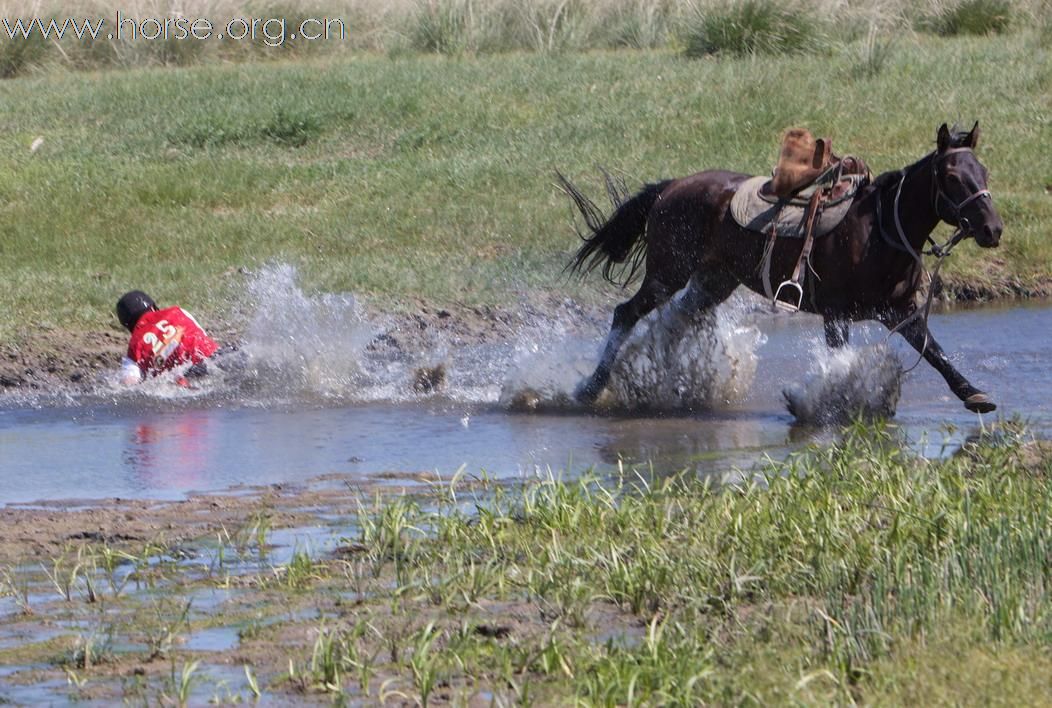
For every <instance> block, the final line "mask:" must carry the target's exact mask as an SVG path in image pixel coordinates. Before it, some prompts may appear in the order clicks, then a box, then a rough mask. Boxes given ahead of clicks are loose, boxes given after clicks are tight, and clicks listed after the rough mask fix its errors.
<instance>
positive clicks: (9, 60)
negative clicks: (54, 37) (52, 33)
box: [0, 34, 48, 79]
mask: <svg viewBox="0 0 1052 708" xmlns="http://www.w3.org/2000/svg"><path fill="white" fill-rule="evenodd" d="M47 54H48V44H47V41H45V40H44V39H43V38H41V37H40V36H38V35H32V36H30V37H29V38H28V39H22V38H21V37H20V38H18V39H11V38H9V37H7V36H6V34H5V35H4V36H3V37H2V38H0V79H12V78H14V77H16V76H21V75H23V74H25V73H27V72H28V71H29V70H30V69H32V68H33V67H35V66H38V65H40V64H41V63H42V62H43V60H44V57H45V56H46V55H47Z"/></svg>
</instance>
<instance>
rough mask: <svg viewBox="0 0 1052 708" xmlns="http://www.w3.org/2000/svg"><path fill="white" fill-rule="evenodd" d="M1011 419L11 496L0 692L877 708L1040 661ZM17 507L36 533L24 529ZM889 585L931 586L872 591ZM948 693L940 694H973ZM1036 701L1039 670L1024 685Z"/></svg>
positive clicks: (192, 701)
mask: <svg viewBox="0 0 1052 708" xmlns="http://www.w3.org/2000/svg"><path fill="white" fill-rule="evenodd" d="M1024 432H1025V431H1023V430H1022V429H1021V428H1019V427H1017V426H1006V427H1005V428H1003V429H999V430H993V431H991V433H990V434H987V435H983V436H980V437H978V438H977V439H976V440H975V441H973V442H971V443H969V445H968V446H967V448H966V449H965V450H964V451H963V452H962V454H960V455H958V456H955V457H953V458H951V459H947V460H942V461H929V460H923V459H918V458H916V457H914V456H912V455H909V454H903V451H902V450H901V449H900V448H899V447H898V446H897V445H896V444H895V434H894V432H893V431H891V430H890V429H882V428H874V429H869V430H866V431H863V430H860V429H857V428H856V429H854V431H847V432H845V434H844V437H843V438H842V439H841V440H840V441H839V442H837V443H835V444H834V445H833V446H831V447H829V448H822V449H816V450H813V451H811V452H809V453H807V454H805V455H803V456H799V457H797V458H796V459H795V461H794V462H792V463H791V464H782V463H769V464H768V465H767V466H766V470H767V474H768V477H767V479H768V480H769V484H768V485H766V487H765V488H761V487H760V486H755V485H749V487H748V488H747V489H746V488H742V489H739V490H738V492H736V493H728V494H713V490H712V487H711V485H709V484H707V483H705V482H703V481H700V480H698V479H696V478H693V477H691V476H689V475H688V476H684V477H679V478H673V479H667V480H665V481H664V482H662V483H660V484H658V483H657V482H658V480H656V479H647V478H639V477H633V478H631V479H629V478H625V479H621V480H609V481H608V482H603V481H602V480H588V481H584V480H577V481H574V482H570V483H560V482H557V481H554V480H549V481H539V482H537V483H534V484H522V485H518V484H516V485H507V484H494V483H490V482H483V481H474V482H471V481H469V480H464V479H461V480H460V481H459V482H457V483H455V484H454V483H452V482H451V481H450V480H446V481H444V482H441V483H440V482H439V480H436V479H434V478H428V477H426V476H424V477H422V476H420V475H417V474H413V473H410V474H396V473H391V472H388V473H384V474H380V475H376V476H374V477H373V478H371V479H368V480H366V481H364V482H360V481H358V482H356V481H354V480H352V479H349V478H347V477H345V476H341V475H326V476H322V477H316V478H313V479H311V480H309V481H308V482H307V483H304V484H303V485H299V486H297V487H291V486H272V487H257V488H235V489H228V490H226V492H224V493H222V494H213V495H203V496H195V497H192V498H191V499H188V500H187V501H185V502H180V503H177V504H166V503H160V502H153V503H150V502H141V503H135V504H129V503H127V502H124V501H121V500H109V501H105V502H101V503H99V505H98V506H93V507H91V508H78V507H77V506H76V504H77V502H75V501H69V502H64V503H62V504H57V505H49V506H36V507H32V506H24V505H23V506H20V507H17V508H14V509H12V510H10V514H9V515H7V516H4V517H0V528H4V529H6V530H5V531H4V533H5V534H7V536H5V538H6V539H7V540H5V541H4V543H3V544H0V701H3V702H9V703H14V704H19V705H23V704H26V705H28V704H49V703H57V702H61V703H65V702H76V701H97V702H105V703H106V704H112V703H116V702H118V701H121V702H131V703H137V704H138V703H142V704H161V705H204V704H205V703H207V702H215V703H244V702H248V701H253V700H255V699H259V698H260V697H262V699H263V700H265V701H267V702H268V704H276V705H286V704H288V705H301V704H305V703H309V704H330V703H332V702H334V701H340V702H343V701H346V702H348V703H352V704H366V705H374V704H375V705H387V704H396V705H447V704H451V705H471V706H474V705H478V706H482V705H510V704H538V705H564V704H569V703H574V702H578V703H586V704H589V705H592V704H617V705H622V704H631V703H634V702H640V703H643V704H683V705H700V704H710V703H715V704H720V703H725V702H741V700H732V699H740V698H741V697H743V696H749V697H752V698H755V700H757V701H758V702H761V703H775V704H781V703H790V702H798V703H808V704H812V703H822V704H825V703H840V702H852V701H853V702H858V703H879V702H881V700H882V699H884V698H886V697H887V690H888V688H887V687H888V685H889V684H891V683H893V682H892V681H891V680H889V679H887V678H886V677H887V676H888V672H890V674H891V676H892V677H895V682H907V683H909V684H910V685H912V683H910V682H913V681H915V680H916V679H915V675H914V672H915V667H916V666H917V665H918V663H920V665H923V666H925V667H928V668H930V667H931V666H936V667H938V666H944V667H951V666H952V667H957V666H959V665H960V661H961V660H960V658H959V657H958V656H957V655H956V654H955V652H959V651H965V652H969V651H987V652H988V651H990V647H994V648H995V651H1008V652H1011V651H1017V650H1019V649H1027V650H1028V651H1033V652H1034V654H1035V656H1036V657H1038V658H1039V659H1040V661H1044V662H1045V663H1047V657H1046V658H1043V659H1042V658H1040V657H1042V654H1041V651H1042V647H1043V646H1044V640H1045V635H1044V634H1042V633H1041V630H1040V627H1041V626H1042V625H1041V624H1040V621H1041V618H1042V617H1045V616H1047V612H1048V602H1047V600H1046V599H1045V598H1046V597H1047V594H1046V593H1042V592H1041V588H1042V587H1043V585H1042V583H1043V582H1044V578H1045V576H1046V575H1047V573H1044V572H1043V570H1042V569H1043V568H1044V565H1045V558H1046V556H1047V554H1046V553H1044V549H1045V548H1046V547H1047V543H1048V534H1047V528H1046V527H1047V522H1046V519H1047V514H1046V513H1045V511H1047V507H1048V499H1049V486H1048V484H1047V480H1048V476H1049V475H1050V474H1052V457H1050V454H1052V450H1050V449H1049V447H1048V446H1047V444H1042V443H1035V442H1032V441H1026V436H1025V435H1024ZM918 468H919V469H918ZM790 470H792V471H793V472H795V474H788V472H789V471H790ZM801 471H803V473H802V474H801ZM644 479H646V481H645V482H644V481H643V480H644ZM422 481H423V482H428V483H429V484H420V482H422ZM409 482H413V483H414V486H412V487H411V488H410V491H409V493H403V491H402V490H401V489H400V487H401V486H402V483H406V484H408V483H409ZM388 492H391V493H388ZM874 499H876V500H877V501H879V502H880V503H875V502H874ZM64 507H72V508H70V509H69V510H68V511H67V512H65V513H63V512H61V511H59V510H58V509H60V508H64ZM772 520H773V522H772ZM816 520H817V521H816ZM936 525H938V526H939V533H938V534H932V532H931V530H932V528H934V527H935V526H936ZM12 526H14V527H20V528H21V529H24V530H23V531H22V533H24V534H25V536H24V538H29V537H30V535H31V534H30V532H29V531H28V530H29V529H33V532H32V533H33V534H36V533H37V532H36V529H39V536H40V537H39V539H38V540H37V542H36V543H35V544H34V545H30V544H28V543H27V544H26V545H25V546H24V547H22V548H19V547H18V543H20V541H19V540H18V539H15V540H11V539H12V538H14V536H13V535H12V531H11V529H10V528H8V527H12ZM844 539H848V540H849V542H847V543H845V542H844ZM888 549H890V552H891V553H893V554H895V556H896V557H900V558H903V561H902V562H901V563H887V562H885V560H884V559H885V557H886V556H887V553H888V552H889V551H888ZM742 559H747V560H748V563H749V565H748V571H743V570H742ZM841 568H843V569H844V571H845V572H837V570H830V569H841ZM917 568H920V569H921V572H917V571H916V570H915V569H917ZM889 587H892V588H901V589H902V592H901V594H902V595H903V596H908V595H907V593H912V594H913V596H915V597H922V598H925V600H926V602H927V604H925V605H921V606H920V607H919V608H918V607H917V605H916V604H914V603H909V602H894V603H893V602H889V601H888V600H887V593H886V588H889ZM1007 590H1015V594H1013V593H1011V592H1006V591H1007ZM998 591H999V592H998ZM991 596H993V597H1000V598H1007V599H1008V601H1012V602H1014V603H1016V604H1013V605H1012V607H1013V608H1014V612H1013V614H1011V615H1008V616H1007V617H1006V616H1004V615H1002V614H1000V612H1001V609H1002V608H1001V607H1000V606H999V605H991V604H990V603H988V602H985V601H983V598H985V597H991ZM977 597H978V600H977V599H976V598H977ZM1033 598H1038V600H1034V599H1033ZM878 611H880V612H882V613H883V614H881V615H878V614H877V612H878ZM857 617H880V619H881V621H882V623H883V624H882V627H883V629H882V631H883V633H884V634H883V635H881V641H883V637H888V638H890V640H891V641H890V642H889V643H888V644H887V645H883V646H882V648H880V650H879V651H876V650H875V651H874V653H872V654H866V655H859V657H858V658H857V659H856V660H857V661H859V662H861V669H858V668H855V667H853V666H852V667H847V668H845V667H843V666H842V664H841V655H840V654H839V653H838V648H837V645H835V644H831V640H830V637H831V636H832V640H833V641H842V640H841V639H840V637H841V636H842V633H844V632H853V634H851V635H849V637H850V639H851V645H850V646H863V645H862V644H860V642H862V641H866V640H867V638H869V637H871V636H872V635H873V634H874V631H873V629H872V628H871V626H870V625H863V626H861V627H859V628H855V627H854V626H853V625H851V624H850V622H849V621H848V620H849V618H857ZM1016 617H1018V618H1020V619H1021V620H1022V621H1015V618H1016ZM996 623H1000V624H996ZM831 625H832V626H833V629H830V626H831ZM960 627H965V628H966V629H967V632H966V633H962V634H956V633H955V632H956V631H957V628H960ZM841 628H844V629H841ZM834 631H835V632H836V633H834V634H831V633H832V632H834ZM918 631H922V632H924V638H925V647H926V648H924V651H925V652H928V653H929V654H924V655H922V658H921V659H918V658H917V655H916V653H915V652H914V651H912V650H911V648H912V647H913V644H912V642H913V638H914V637H915V636H916V634H917V632H918ZM998 633H1005V634H1004V635H1002V636H1006V637H1007V639H1008V640H1009V641H1004V640H1002V641H1001V642H998V641H997V640H996V639H995V637H996V636H998ZM873 646H876V645H873ZM940 647H953V648H954V652H950V653H948V654H947V653H939V648H940ZM922 648H923V647H922ZM931 652H935V653H934V654H931ZM1040 661H1039V662H1038V663H1035V662H1034V661H1014V662H1011V664H1012V666H1013V667H1014V668H1013V673H1012V675H1011V676H1010V677H1008V676H1006V675H1005V674H1004V672H1003V670H1002V668H1001V667H1000V666H990V665H989V662H987V663H986V665H985V666H980V667H976V668H974V669H970V670H969V672H967V673H968V674H969V675H973V674H974V675H975V676H976V678H977V683H979V684H980V685H981V686H994V689H992V690H993V691H994V692H995V693H997V695H1001V696H1002V697H1003V695H1006V694H1003V693H1001V687H1000V684H998V683H997V682H998V681H1009V682H1011V683H1013V684H1015V683H1017V682H1019V681H1025V680H1028V677H1032V676H1033V675H1034V673H1035V671H1034V666H1035V665H1037V666H1039V667H1040V668H1042V669H1044V668H1045V664H1043V663H1040ZM816 672H820V674H821V676H829V677H832V678H834V679H835V681H810V682H809V681H807V680H806V679H807V677H808V676H811V675H812V674H814V673H816ZM959 673H960V672H957V673H954V672H949V673H948V674H947V676H949V677H950V678H947V679H946V680H945V682H943V679H939V681H940V683H939V685H938V686H936V688H937V689H938V691H937V693H936V694H934V695H937V696H941V697H943V698H945V696H946V695H947V693H946V691H952V690H955V687H956V686H958V684H959V680H958V679H959V675H958V674H959ZM1046 673H1047V672H1046ZM930 674H931V671H928V670H926V671H925V672H924V675H925V676H928V675H930ZM852 675H853V676H854V677H855V678H854V683H853V684H852V683H851V682H850V681H849V680H848V677H849V676H852ZM1041 675H1044V674H1041ZM871 677H872V678H871ZM926 680H927V679H926ZM844 687H847V688H844ZM961 690H962V692H961V694H960V696H957V697H955V698H954V701H951V702H958V703H961V702H964V703H968V702H969V699H971V698H974V696H975V695H978V694H974V692H973V689H972V688H971V687H967V688H965V689H961ZM1049 695H1052V694H1050V693H1049V686H1048V685H1047V682H1044V683H1042V684H1041V685H1034V686H1030V685H1026V687H1025V690H1023V693H1022V694H1021V696H1022V697H1025V698H1026V699H1027V700H1030V701H1033V700H1034V696H1038V700H1046V701H1047V699H1048V697H1049ZM1042 696H1044V698H1043V699H1042V698H1041V697H1042ZM893 702H895V703H899V702H903V701H893ZM923 702H926V703H928V702H938V700H934V699H931V700H925V701H923ZM979 702H980V703H987V702H990V700H989V697H984V699H983V700H980V701H979ZM995 702H996V701H995ZM1012 702H1013V703H1020V702H1025V700H1024V701H1020V700H1015V699H1013V701H1012Z"/></svg>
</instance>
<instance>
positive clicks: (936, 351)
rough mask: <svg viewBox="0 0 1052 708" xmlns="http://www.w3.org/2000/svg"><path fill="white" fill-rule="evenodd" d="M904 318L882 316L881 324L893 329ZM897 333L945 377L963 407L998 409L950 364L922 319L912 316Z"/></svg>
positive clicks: (982, 409)
mask: <svg viewBox="0 0 1052 708" xmlns="http://www.w3.org/2000/svg"><path fill="white" fill-rule="evenodd" d="M904 319H905V316H901V317H897V318H896V317H882V318H881V323H882V324H883V325H884V326H885V327H888V328H889V329H892V328H894V327H895V326H896V325H897V324H898V323H900V322H902V321H903V320H904ZM899 333H900V334H902V336H903V338H905V340H906V341H907V342H909V343H910V346H912V347H913V348H914V349H916V350H917V351H918V352H922V353H923V354H924V358H925V359H926V360H927V361H928V363H929V364H931V365H932V366H933V367H935V370H936V371H938V372H939V373H940V374H942V377H943V378H944V379H946V383H947V384H949V385H950V390H951V391H953V394H954V395H955V396H957V398H959V399H961V400H962V401H964V407H965V408H967V409H968V410H970V411H974V412H976V413H990V412H992V411H995V410H997V404H996V403H994V402H993V401H992V400H990V397H989V396H987V395H986V394H985V393H983V392H982V391H980V390H979V389H977V388H976V387H975V386H973V385H972V384H971V382H970V381H968V379H966V378H965V377H964V375H963V374H962V373H961V372H959V371H958V370H957V369H955V368H954V366H953V364H951V363H950V360H949V359H948V358H947V357H946V352H944V351H943V350H942V347H940V346H939V343H938V342H936V341H935V338H934V337H932V336H931V332H930V331H929V330H928V328H927V325H926V324H925V322H924V321H923V320H921V319H919V318H918V319H915V320H914V321H913V322H910V323H909V324H908V325H906V326H905V327H903V328H902V329H901V330H899ZM925 335H927V337H926V339H927V341H925Z"/></svg>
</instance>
